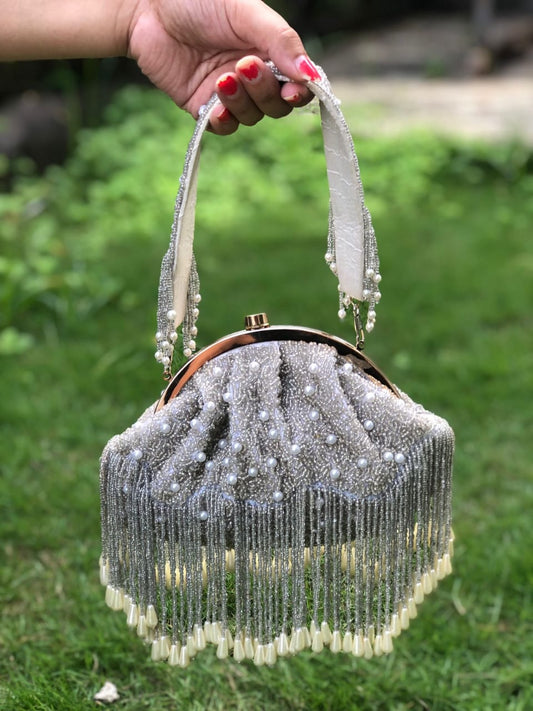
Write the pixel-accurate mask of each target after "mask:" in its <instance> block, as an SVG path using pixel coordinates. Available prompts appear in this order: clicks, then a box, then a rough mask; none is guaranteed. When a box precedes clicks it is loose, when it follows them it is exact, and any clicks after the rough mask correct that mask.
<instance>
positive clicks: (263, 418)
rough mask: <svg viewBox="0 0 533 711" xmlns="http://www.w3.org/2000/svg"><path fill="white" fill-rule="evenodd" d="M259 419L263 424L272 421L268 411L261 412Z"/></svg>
mask: <svg viewBox="0 0 533 711" xmlns="http://www.w3.org/2000/svg"><path fill="white" fill-rule="evenodd" d="M259 419H260V420H261V422H268V420H269V419H270V414H269V413H268V411H267V410H261V412H260V413H259Z"/></svg>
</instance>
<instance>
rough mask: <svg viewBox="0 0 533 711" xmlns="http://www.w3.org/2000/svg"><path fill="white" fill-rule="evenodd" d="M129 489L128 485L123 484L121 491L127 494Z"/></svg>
mask: <svg viewBox="0 0 533 711" xmlns="http://www.w3.org/2000/svg"><path fill="white" fill-rule="evenodd" d="M129 490H130V487H129V486H128V485H127V484H124V486H123V487H122V491H123V492H124V493H125V494H127V493H128V491H129Z"/></svg>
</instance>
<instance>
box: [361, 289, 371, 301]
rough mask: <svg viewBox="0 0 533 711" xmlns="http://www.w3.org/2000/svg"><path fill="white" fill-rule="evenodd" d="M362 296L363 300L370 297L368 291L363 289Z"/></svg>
mask: <svg viewBox="0 0 533 711" xmlns="http://www.w3.org/2000/svg"><path fill="white" fill-rule="evenodd" d="M362 296H363V299H368V297H369V296H370V289H363V294H362Z"/></svg>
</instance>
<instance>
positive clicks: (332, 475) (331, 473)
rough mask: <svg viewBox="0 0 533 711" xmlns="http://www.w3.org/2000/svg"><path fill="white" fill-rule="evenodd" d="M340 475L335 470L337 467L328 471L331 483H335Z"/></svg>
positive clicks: (338, 471) (337, 470)
mask: <svg viewBox="0 0 533 711" xmlns="http://www.w3.org/2000/svg"><path fill="white" fill-rule="evenodd" d="M340 475H341V473H340V470H339V469H337V467H333V469H330V470H329V476H330V479H333V481H337V479H338V478H339V477H340Z"/></svg>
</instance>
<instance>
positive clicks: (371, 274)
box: [365, 267, 376, 279]
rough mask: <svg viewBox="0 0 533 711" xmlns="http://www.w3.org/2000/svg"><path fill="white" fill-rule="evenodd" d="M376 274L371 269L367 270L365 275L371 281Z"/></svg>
mask: <svg viewBox="0 0 533 711" xmlns="http://www.w3.org/2000/svg"><path fill="white" fill-rule="evenodd" d="M375 273H376V272H375V271H374V270H373V269H372V268H371V267H370V268H369V269H367V270H366V272H365V274H366V276H367V277H368V278H369V279H372V278H373V276H374V274H375Z"/></svg>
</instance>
